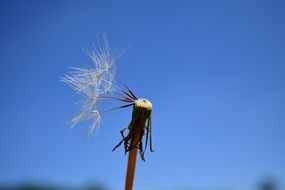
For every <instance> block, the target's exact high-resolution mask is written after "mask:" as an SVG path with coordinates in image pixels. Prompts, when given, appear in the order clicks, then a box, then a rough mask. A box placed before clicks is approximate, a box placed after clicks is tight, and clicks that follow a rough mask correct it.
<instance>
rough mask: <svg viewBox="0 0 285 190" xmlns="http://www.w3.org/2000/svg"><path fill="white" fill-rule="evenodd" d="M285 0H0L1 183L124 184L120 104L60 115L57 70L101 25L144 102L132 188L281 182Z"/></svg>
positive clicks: (72, 103)
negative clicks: (98, 115)
mask: <svg viewBox="0 0 285 190" xmlns="http://www.w3.org/2000/svg"><path fill="white" fill-rule="evenodd" d="M284 8H285V3H284V1H263V0H261V1H227V0H225V1H222V0H219V1H155V2H154V1H136V2H135V1H108V0H107V1H81V2H80V1H59V2H56V1H1V3H0V42H1V43H0V64H1V69H0V86H1V98H0V105H1V107H0V118H1V126H0V183H1V184H17V183H23V182H34V181H35V182H40V183H50V184H56V185H70V186H81V185H83V184H86V183H102V184H104V185H105V186H106V187H108V188H110V189H123V186H124V178H125V168H126V161H127V157H126V156H124V153H123V149H122V148H120V149H118V150H117V151H115V152H112V151H111V150H112V148H113V147H114V145H115V144H116V143H117V142H118V141H119V140H120V134H119V131H120V129H121V128H123V127H126V125H127V124H128V122H129V121H130V117H131V108H130V109H124V110H116V111H113V112H110V113H108V114H106V115H104V118H103V126H102V128H101V129H100V130H99V131H97V132H96V133H95V134H94V135H93V136H92V137H86V136H85V129H86V127H87V124H86V123H82V124H80V125H78V126H77V127H76V128H74V129H71V128H70V127H69V126H68V125H67V124H66V122H67V121H68V120H69V119H70V118H71V117H72V116H73V115H74V114H75V113H76V112H77V110H78V108H79V106H80V105H79V104H77V102H78V101H79V100H80V97H79V96H74V92H73V91H72V90H71V89H70V88H69V87H68V86H67V85H66V84H64V83H62V82H60V77H62V76H63V75H64V74H66V73H67V72H68V71H69V69H68V67H69V66H73V67H83V66H86V65H88V64H89V63H90V60H89V58H88V56H87V55H86V54H85V53H84V52H83V51H82V48H84V49H92V44H93V43H95V44H96V42H97V37H98V36H100V35H101V34H102V33H106V34H107V36H108V41H109V44H110V46H111V48H112V49H113V52H114V53H118V52H120V51H121V50H123V49H125V48H127V50H126V52H125V53H124V55H123V56H122V57H121V58H120V59H119V61H118V63H117V68H118V69H117V73H118V75H119V76H120V78H121V79H122V80H123V81H124V82H125V83H127V84H128V86H129V87H130V88H131V89H132V90H133V91H134V92H135V93H136V95H137V96H139V97H145V98H148V99H149V100H151V101H152V103H153V105H154V109H153V143H154V148H155V150H156V152H155V153H152V154H150V153H149V152H147V153H146V159H147V161H146V162H145V163H144V162H141V161H138V165H137V170H136V181H135V189H137V190H143V189H161V190H170V189H182V188H193V189H195V188H198V189H199V188H200V189H233V190H249V189H257V185H258V183H259V182H260V181H262V180H263V179H267V178H274V179H276V181H277V183H278V184H279V186H280V187H281V188H282V187H283V188H285V186H284V184H285V164H284V161H285V149H284V144H285V138H284V134H285V117H284V116H285V98H284V97H285V85H284V82H285V74H284V73H285V53H284V52H285V22H284V20H285V11H284Z"/></svg>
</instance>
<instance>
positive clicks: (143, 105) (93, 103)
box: [62, 35, 153, 160]
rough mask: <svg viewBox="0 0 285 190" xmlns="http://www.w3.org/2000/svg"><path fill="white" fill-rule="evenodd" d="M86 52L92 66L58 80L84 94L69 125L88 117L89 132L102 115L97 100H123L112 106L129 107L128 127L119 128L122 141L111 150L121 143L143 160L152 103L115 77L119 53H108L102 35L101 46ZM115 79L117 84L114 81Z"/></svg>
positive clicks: (108, 49)
mask: <svg viewBox="0 0 285 190" xmlns="http://www.w3.org/2000/svg"><path fill="white" fill-rule="evenodd" d="M87 54H88V55H89V57H90V58H91V59H92V66H91V67H88V68H72V70H71V71H70V72H69V74H68V75H65V77H64V78H63V79H62V80H63V81H64V82H65V83H67V84H68V85H70V86H71V88H73V89H74V90H75V91H76V92H77V93H78V94H80V95H82V96H84V97H85V101H84V103H83V105H82V106H81V108H80V110H79V113H78V114H77V115H76V116H74V117H73V118H72V120H71V123H72V126H74V125H75V124H77V123H78V122H80V121H83V120H86V119H92V122H91V125H90V127H89V133H92V132H93V131H94V129H96V128H97V127H98V126H99V125H100V122H101V118H102V111H101V110H100V109H99V108H98V101H101V100H106V99H112V100H118V101H120V102H124V103H127V104H125V105H122V106H120V107H117V108H114V109H118V108H125V107H129V106H133V114H132V120H131V122H130V124H129V125H128V127H127V128H124V129H123V130H122V131H121V135H122V140H121V141H120V142H119V143H118V144H117V146H116V147H115V148H114V149H113V150H115V149H116V148H118V147H119V146H120V145H121V144H122V143H124V147H125V152H126V153H127V152H129V151H131V150H133V149H136V150H137V149H139V150H140V156H141V159H142V160H145V159H144V152H145V149H146V147H147V143H148V141H150V150H151V151H153V149H152V138H151V110H152V104H151V103H150V102H149V101H148V100H147V99H143V98H140V99H138V98H137V97H136V96H135V95H134V93H133V92H132V91H131V90H130V89H129V88H128V87H127V86H126V85H125V84H124V83H123V82H122V81H121V80H120V79H119V78H118V77H115V75H114V73H115V72H114V65H115V63H116V60H117V59H118V57H119V56H112V55H111V49H110V47H109V45H108V42H107V39H106V35H103V43H102V45H100V43H99V46H98V48H95V50H94V51H87ZM115 79H116V80H115ZM116 81H117V82H118V85H117V84H115V82H116ZM120 86H122V88H121V87H120ZM124 89H125V90H124ZM114 109H112V110H114ZM125 130H128V131H129V133H128V134H127V136H125V135H124V131H125ZM145 134H146V138H145V146H143V136H144V135H145Z"/></svg>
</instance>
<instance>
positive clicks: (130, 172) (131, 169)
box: [125, 133, 140, 190]
mask: <svg viewBox="0 0 285 190" xmlns="http://www.w3.org/2000/svg"><path fill="white" fill-rule="evenodd" d="M139 138H140V135H139V134H138V133H137V134H135V135H134V138H133V139H132V142H133V143H134V142H138V141H139ZM133 143H131V144H133ZM137 152H138V149H137V148H133V149H131V150H130V151H129V158H128V168H127V174H126V184H125V190H132V189H133V183H134V178H135V170H136V160H137Z"/></svg>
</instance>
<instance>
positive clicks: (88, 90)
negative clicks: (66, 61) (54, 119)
mask: <svg viewBox="0 0 285 190" xmlns="http://www.w3.org/2000/svg"><path fill="white" fill-rule="evenodd" d="M98 42H99V40H98ZM85 52H86V53H87V55H88V56H89V57H90V58H91V60H92V65H91V66H89V67H87V68H71V69H70V72H69V73H68V74H67V75H65V76H64V77H63V78H62V81H63V82H65V83H66V84H68V85H69V86H70V87H71V88H72V89H73V90H74V91H75V92H76V93H77V94H80V95H82V96H83V97H84V98H85V100H84V103H83V104H82V106H81V108H80V110H79V112H78V114H77V115H75V116H74V117H73V118H72V119H71V125H72V126H75V125H76V124H77V123H79V122H81V121H83V120H86V119H91V120H92V122H91V125H90V127H89V131H88V133H92V132H93V131H94V130H95V129H96V128H97V127H98V126H100V123H101V119H102V116H101V115H102V114H101V111H100V110H99V109H98V106H97V102H98V101H99V99H100V97H101V96H108V95H109V94H110V93H112V91H114V90H115V89H114V87H113V86H114V84H113V82H114V72H115V68H114V65H115V63H116V60H117V59H118V57H119V56H112V55H111V49H110V47H109V45H108V42H107V38H106V35H103V40H102V43H100V42H99V43H98V46H97V47H95V48H94V50H92V51H90V50H85Z"/></svg>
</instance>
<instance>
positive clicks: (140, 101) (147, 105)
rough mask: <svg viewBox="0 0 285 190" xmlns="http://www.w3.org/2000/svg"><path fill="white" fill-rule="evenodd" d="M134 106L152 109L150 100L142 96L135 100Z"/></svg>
mask: <svg viewBox="0 0 285 190" xmlns="http://www.w3.org/2000/svg"><path fill="white" fill-rule="evenodd" d="M134 106H135V107H136V108H141V109H146V110H148V111H151V110H152V104H151V102H150V101H149V100H147V99H144V98H140V99H138V100H136V101H135V104H134Z"/></svg>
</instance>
